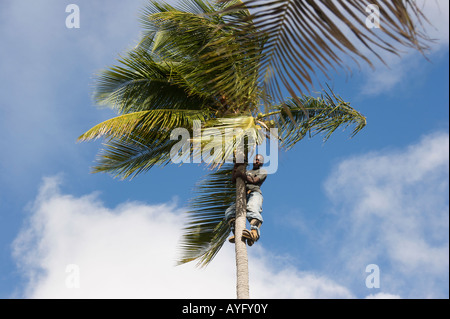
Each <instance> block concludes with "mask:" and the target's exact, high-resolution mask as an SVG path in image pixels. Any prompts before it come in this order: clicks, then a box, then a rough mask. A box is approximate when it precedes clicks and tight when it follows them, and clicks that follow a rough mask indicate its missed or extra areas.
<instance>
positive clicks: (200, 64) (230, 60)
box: [139, 0, 262, 111]
mask: <svg viewBox="0 0 450 319" xmlns="http://www.w3.org/2000/svg"><path fill="white" fill-rule="evenodd" d="M232 3H233V4H235V3H238V1H232ZM223 7H224V6H223V5H214V6H213V5H211V4H208V3H207V2H205V1H200V0H190V1H184V2H183V6H182V7H181V8H174V7H171V6H165V5H161V4H157V3H156V2H155V1H152V2H150V4H149V6H148V8H147V9H146V10H145V11H144V14H143V17H142V19H141V20H142V21H143V24H144V29H145V32H144V36H143V41H142V42H141V43H140V44H139V48H141V49H142V50H148V51H151V52H152V54H154V55H156V56H159V58H160V59H162V60H164V61H177V62H179V66H180V67H181V68H182V69H180V73H181V74H183V80H184V81H186V83H187V84H188V85H189V88H190V90H192V92H195V93H196V94H199V95H204V94H207V95H215V96H219V97H223V101H222V103H223V104H224V105H226V107H227V108H228V109H233V111H242V109H244V108H247V109H248V108H249V107H252V106H254V105H256V104H257V101H258V99H259V92H260V90H259V88H258V85H257V79H258V74H259V64H258V60H257V58H256V57H257V56H259V54H260V51H261V48H262V45H261V44H262V41H259V49H258V50H255V47H254V43H256V39H255V42H252V44H251V45H250V46H249V45H248V43H247V42H243V43H240V42H239V39H237V38H236V34H235V30H234V28H233V27H224V26H225V25H226V21H227V19H230V17H234V18H236V17H238V16H248V11H246V10H240V11H238V12H233V13H229V14H227V15H223V16H218V15H216V14H215V13H216V12H217V10H219V9H222V8H223ZM149 39H150V40H149ZM245 45H246V46H247V47H248V48H250V51H248V52H246V53H245V54H243V50H244V46H245Z"/></svg>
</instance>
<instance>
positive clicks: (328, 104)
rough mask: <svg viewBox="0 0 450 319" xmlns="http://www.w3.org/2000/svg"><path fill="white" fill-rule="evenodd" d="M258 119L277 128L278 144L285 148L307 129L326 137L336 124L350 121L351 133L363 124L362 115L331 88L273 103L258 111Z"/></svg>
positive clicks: (342, 124)
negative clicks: (269, 109)
mask: <svg viewBox="0 0 450 319" xmlns="http://www.w3.org/2000/svg"><path fill="white" fill-rule="evenodd" d="M286 108H287V110H286ZM259 119H260V120H261V121H264V122H265V123H267V125H270V126H274V127H276V128H278V138H279V139H280V141H281V145H280V146H281V147H282V148H284V149H286V150H288V149H290V148H292V147H293V146H294V145H295V144H296V143H297V142H299V141H300V140H302V139H303V138H304V137H305V136H306V135H307V134H308V133H309V134H310V135H311V136H313V135H316V134H319V133H320V134H324V141H326V140H328V139H329V138H330V136H331V135H332V134H333V132H335V131H336V130H337V129H338V128H339V127H341V128H344V129H345V128H347V127H348V126H351V125H353V126H354V129H353V131H352V133H351V136H352V137H353V136H354V135H355V134H357V133H358V132H359V131H361V130H362V129H363V128H364V127H365V126H366V124H367V121H366V118H365V117H364V116H363V115H362V114H361V113H359V112H358V111H356V110H355V109H354V108H352V107H350V103H348V102H345V101H344V100H343V99H342V98H341V97H339V96H336V95H335V94H334V93H333V92H332V91H330V92H326V93H325V94H324V95H322V96H320V97H317V98H313V97H310V96H302V97H297V98H296V99H289V100H287V101H286V102H284V103H283V104H281V105H279V106H277V107H274V110H273V111H272V112H269V113H267V114H264V115H260V116H259Z"/></svg>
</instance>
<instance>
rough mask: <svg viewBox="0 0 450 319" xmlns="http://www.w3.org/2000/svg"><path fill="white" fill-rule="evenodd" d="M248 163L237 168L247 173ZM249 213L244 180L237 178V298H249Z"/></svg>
mask: <svg viewBox="0 0 450 319" xmlns="http://www.w3.org/2000/svg"><path fill="white" fill-rule="evenodd" d="M245 166H246V164H241V165H238V167H237V170H242V171H243V172H244V173H245ZM246 215H247V196H246V192H245V183H244V180H243V179H242V178H240V177H238V178H237V179H236V221H235V250H236V293H237V299H249V298H250V295H249V284H248V258H247V246H246V244H245V241H242V231H243V230H244V229H245V225H246Z"/></svg>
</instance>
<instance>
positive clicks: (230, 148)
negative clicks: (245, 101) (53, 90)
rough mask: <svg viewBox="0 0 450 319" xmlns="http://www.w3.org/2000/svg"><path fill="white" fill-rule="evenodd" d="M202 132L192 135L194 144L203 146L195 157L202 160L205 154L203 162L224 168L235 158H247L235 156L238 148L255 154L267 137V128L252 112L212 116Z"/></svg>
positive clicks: (242, 160) (238, 159)
mask: <svg viewBox="0 0 450 319" xmlns="http://www.w3.org/2000/svg"><path fill="white" fill-rule="evenodd" d="M200 133H201V134H200V135H199V136H197V137H195V136H194V137H193V138H192V139H191V141H192V143H193V145H198V147H197V148H199V147H200V146H201V150H202V152H194V160H197V161H199V159H198V157H199V156H201V157H202V158H201V159H202V160H203V162H204V163H205V164H206V165H209V166H211V167H212V168H217V167H219V168H220V167H221V166H222V165H223V164H224V163H232V162H233V161H234V160H237V161H238V162H244V158H237V159H236V158H235V152H237V154H244V153H245V154H249V153H250V154H251V153H253V152H254V151H255V150H256V147H257V145H261V143H262V142H263V140H264V138H265V131H264V130H263V129H262V127H261V126H260V125H258V124H257V123H256V119H255V118H254V117H253V116H249V115H247V116H246V115H241V116H234V117H227V118H215V119H211V120H209V121H207V122H206V123H205V125H204V126H203V127H202V128H201V132H200Z"/></svg>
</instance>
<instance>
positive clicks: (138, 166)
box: [79, 0, 366, 298]
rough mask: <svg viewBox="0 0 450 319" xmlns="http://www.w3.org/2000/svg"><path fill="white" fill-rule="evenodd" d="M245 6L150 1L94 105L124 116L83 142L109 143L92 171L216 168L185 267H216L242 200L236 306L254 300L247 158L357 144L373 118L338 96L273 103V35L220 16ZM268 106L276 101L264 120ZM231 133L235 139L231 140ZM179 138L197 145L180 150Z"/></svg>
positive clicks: (193, 215) (201, 188) (195, 219)
mask: <svg viewBox="0 0 450 319" xmlns="http://www.w3.org/2000/svg"><path fill="white" fill-rule="evenodd" d="M239 3H240V1H229V2H227V3H224V4H217V3H216V4H211V3H208V2H206V1H204V0H189V1H184V2H183V3H182V5H181V6H180V7H178V8H176V7H172V6H170V5H168V4H164V3H159V2H157V1H153V0H152V1H150V2H149V4H148V5H147V6H146V7H145V8H144V10H143V15H142V23H143V27H144V33H143V36H142V38H141V41H140V42H139V43H138V44H137V46H136V47H135V48H134V49H132V50H130V51H129V52H128V53H127V55H126V56H125V57H123V58H121V59H120V60H119V65H117V66H113V67H111V68H109V69H107V70H104V71H103V72H102V73H101V74H100V75H99V76H98V79H97V83H96V90H95V95H94V97H95V100H96V102H97V103H98V104H101V105H107V106H109V107H112V108H113V109H114V110H116V111H117V113H118V114H119V115H118V116H117V117H114V118H112V119H109V120H107V121H105V122H102V123H100V124H98V125H96V126H94V127H93V128H91V129H90V130H88V131H87V132H86V133H84V134H83V135H81V136H80V137H79V140H80V141H87V140H93V139H96V138H104V140H105V142H104V148H103V150H102V151H101V153H100V156H99V158H98V162H97V165H96V166H95V167H94V170H93V171H94V172H107V173H110V174H112V175H113V176H115V177H120V178H123V179H126V178H133V177H134V176H136V175H138V174H140V173H143V172H146V171H148V170H149V169H150V168H152V167H153V166H154V165H157V166H165V165H167V164H169V163H171V162H173V161H174V158H175V157H176V158H177V159H181V158H183V156H186V154H184V155H183V152H182V154H180V153H179V152H178V151H176V152H173V150H174V149H176V150H179V149H181V150H182V151H186V150H187V157H188V159H190V160H193V161H198V162H199V161H202V162H203V163H204V164H205V165H206V167H209V168H210V169H211V172H210V173H209V174H208V175H207V176H206V177H205V179H204V180H202V181H201V183H200V184H199V185H198V188H197V193H198V195H197V196H196V197H194V198H193V199H192V201H191V203H190V206H191V209H190V211H189V212H188V220H187V223H186V225H185V228H184V234H183V236H182V239H181V243H180V247H181V251H182V253H181V256H180V258H179V260H178V263H179V264H183V263H186V262H191V261H197V265H198V266H206V265H208V264H209V263H210V262H211V261H212V260H213V258H214V257H215V256H216V255H217V253H218V252H219V250H220V249H221V247H222V246H223V244H224V242H225V240H226V237H227V236H228V234H229V233H230V225H228V224H227V223H226V222H225V220H224V212H225V210H226V208H227V207H228V206H229V205H230V204H231V203H233V202H234V201H235V202H236V207H237V209H236V222H235V223H236V226H235V230H236V240H235V242H236V244H235V249H236V265H237V270H236V271H237V297H238V298H248V297H249V288H248V265H247V250H246V245H245V242H244V241H242V240H241V234H242V230H243V228H245V222H246V220H245V211H246V209H245V185H244V181H243V180H242V179H241V178H237V180H236V183H235V184H234V183H232V181H231V173H232V168H233V166H234V165H236V166H237V167H238V169H240V170H242V171H243V172H245V167H246V161H245V160H244V161H242V160H240V159H241V158H240V155H241V156H242V158H243V159H247V158H249V156H250V155H251V154H252V152H253V150H254V149H255V147H256V146H257V145H260V144H261V143H262V142H263V141H264V140H272V142H274V143H275V142H277V143H279V145H280V147H281V148H282V149H285V150H288V149H290V148H291V147H293V146H294V145H295V144H296V143H297V142H298V141H300V140H301V139H302V138H303V137H305V136H308V134H309V135H311V136H312V135H315V134H319V133H321V134H323V135H324V139H325V140H326V139H328V138H329V136H330V135H331V134H332V133H333V132H334V131H335V130H336V129H337V128H339V127H345V126H349V125H352V126H353V127H354V128H353V132H352V135H354V134H356V133H358V132H359V131H360V130H361V129H362V128H363V127H364V126H365V124H366V119H365V117H364V116H362V115H361V114H360V113H358V112H357V111H355V110H354V109H353V108H351V107H350V105H349V103H347V102H345V101H344V100H343V99H342V98H340V97H338V96H336V95H334V93H333V92H332V91H331V90H328V91H326V92H324V93H323V94H322V95H321V96H319V97H310V96H298V97H296V98H291V99H288V100H286V101H283V102H281V103H274V102H273V98H272V97H270V96H268V95H267V94H266V92H265V91H264V89H263V87H262V85H261V83H260V82H259V81H258V78H259V74H260V71H261V69H260V68H261V64H260V62H261V59H263V57H264V52H263V50H264V44H265V43H266V41H267V36H266V35H265V34H261V33H259V32H258V30H257V29H255V28H252V27H251V26H252V25H253V24H252V21H251V20H249V19H248V18H249V17H250V13H249V11H248V10H246V9H240V10H233V11H229V12H226V13H224V14H216V13H217V12H220V11H221V10H224V9H227V8H229V7H230V6H233V5H236V4H239ZM237 19H247V20H246V21H245V22H242V23H243V24H246V25H247V27H248V29H247V36H246V37H245V39H241V38H240V37H239V36H238V35H239V34H238V32H239V30H240V28H237V27H236V25H235V24H231V23H230V22H231V21H235V20H237ZM248 39H252V41H248ZM246 48H247V49H246ZM217 79H221V80H220V82H221V83H222V84H221V85H217ZM224 81H225V82H224ZM263 101H264V103H265V104H267V103H270V102H271V101H272V103H271V104H270V106H269V107H266V108H265V110H264V111H263V110H262V104H263ZM271 129H272V130H271ZM180 130H181V131H180ZM227 130H231V131H232V132H233V134H232V135H229V136H227V134H224V132H226V131H227ZM174 132H183V133H186V134H187V135H188V136H189V138H187V139H184V140H183V139H181V140H180V141H179V140H178V137H179V136H177V134H174ZM198 132H200V134H196V133H198ZM274 132H275V133H274ZM180 143H181V148H177V146H180ZM213 150H214V152H213V154H211V151H213ZM216 150H219V152H216ZM241 153H243V154H241ZM205 154H207V155H208V156H205ZM184 159H186V157H184ZM229 159H231V160H230V161H229ZM233 161H234V162H236V164H233Z"/></svg>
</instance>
